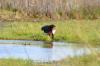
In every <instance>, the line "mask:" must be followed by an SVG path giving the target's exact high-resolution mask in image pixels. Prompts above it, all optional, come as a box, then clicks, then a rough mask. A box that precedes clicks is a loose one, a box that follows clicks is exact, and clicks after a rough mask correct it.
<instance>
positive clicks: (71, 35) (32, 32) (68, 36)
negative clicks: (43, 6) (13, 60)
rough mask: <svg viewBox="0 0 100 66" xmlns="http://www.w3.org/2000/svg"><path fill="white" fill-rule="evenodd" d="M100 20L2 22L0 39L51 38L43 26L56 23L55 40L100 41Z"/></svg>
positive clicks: (93, 42) (91, 42) (94, 42)
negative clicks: (44, 31) (42, 29)
mask: <svg viewBox="0 0 100 66" xmlns="http://www.w3.org/2000/svg"><path fill="white" fill-rule="evenodd" d="M99 21H100V20H66V21H52V22H51V21H49V22H47V21H44V22H22V21H21V22H17V21H15V22H1V23H2V24H1V26H2V27H0V39H29V40H49V39H48V37H47V36H46V35H44V33H43V32H42V31H41V26H43V25H46V24H55V25H56V26H57V27H56V29H57V32H56V35H55V39H54V40H55V41H67V42H81V43H90V44H99V43H100V27H99V26H100V22H99Z"/></svg>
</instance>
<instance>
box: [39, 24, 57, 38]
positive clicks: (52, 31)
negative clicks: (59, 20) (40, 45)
mask: <svg viewBox="0 0 100 66" xmlns="http://www.w3.org/2000/svg"><path fill="white" fill-rule="evenodd" d="M55 27H56V26H55V25H54V24H50V25H44V26H42V27H41V30H42V31H43V32H44V33H46V34H47V35H48V36H49V37H50V38H51V39H52V40H53V39H54V34H55V32H56V29H55Z"/></svg>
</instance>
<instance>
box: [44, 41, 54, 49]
mask: <svg viewBox="0 0 100 66" xmlns="http://www.w3.org/2000/svg"><path fill="white" fill-rule="evenodd" d="M43 48H53V42H52V41H45V42H44V44H43Z"/></svg>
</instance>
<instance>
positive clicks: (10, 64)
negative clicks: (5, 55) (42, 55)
mask: <svg viewBox="0 0 100 66" xmlns="http://www.w3.org/2000/svg"><path fill="white" fill-rule="evenodd" d="M99 65H100V59H99V57H98V56H96V55H88V56H82V57H75V58H67V59H65V60H62V61H59V62H52V63H36V62H33V61H31V60H21V59H0V66H99Z"/></svg>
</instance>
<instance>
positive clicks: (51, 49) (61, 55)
mask: <svg viewBox="0 0 100 66" xmlns="http://www.w3.org/2000/svg"><path fill="white" fill-rule="evenodd" d="M94 49H95V48H92V49H91V48H89V47H88V46H86V45H80V44H73V43H64V42H42V41H29V40H0V58H14V59H16V58H17V59H31V60H33V61H36V62H52V61H60V60H63V59H65V58H67V57H76V56H83V55H88V54H91V53H92V50H94Z"/></svg>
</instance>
